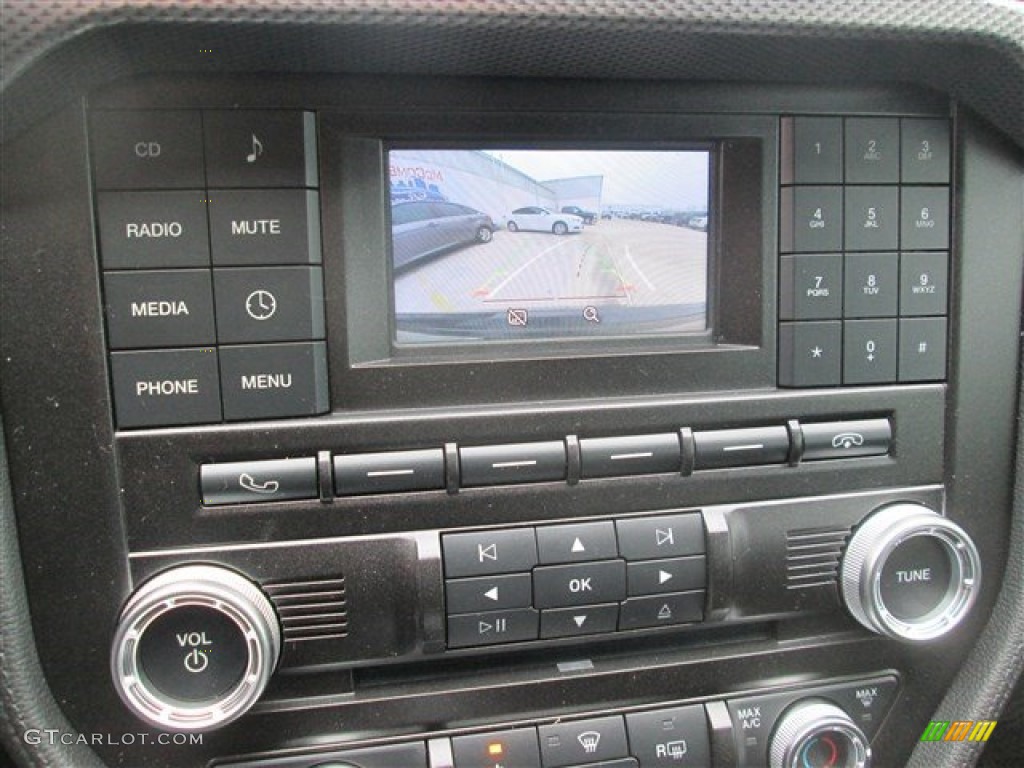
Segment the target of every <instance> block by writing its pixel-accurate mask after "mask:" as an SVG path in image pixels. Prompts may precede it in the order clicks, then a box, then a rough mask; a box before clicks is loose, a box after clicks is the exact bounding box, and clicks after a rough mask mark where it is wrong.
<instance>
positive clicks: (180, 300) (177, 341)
mask: <svg viewBox="0 0 1024 768" xmlns="http://www.w3.org/2000/svg"><path fill="white" fill-rule="evenodd" d="M103 287H104V290H105V293H106V304H107V332H108V335H109V341H110V348H111V349H132V348H135V349H139V348H145V347H194V346H198V345H200V344H213V343H215V342H216V340H217V332H216V329H215V328H214V324H213V289H212V287H211V286H210V270H208V269H171V270H162V271H157V272H108V273H106V274H105V275H104V276H103Z"/></svg>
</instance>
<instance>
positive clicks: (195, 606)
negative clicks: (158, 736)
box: [111, 565, 281, 731]
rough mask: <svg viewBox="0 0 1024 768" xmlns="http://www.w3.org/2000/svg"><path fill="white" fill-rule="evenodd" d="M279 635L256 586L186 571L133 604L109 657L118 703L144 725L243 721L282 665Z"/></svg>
mask: <svg viewBox="0 0 1024 768" xmlns="http://www.w3.org/2000/svg"><path fill="white" fill-rule="evenodd" d="M280 649H281V631H280V627H279V624H278V620H277V615H276V614H275V613H274V607H273V605H271V603H270V601H269V600H268V599H267V597H266V595H264V594H263V592H262V591H261V590H260V589H259V587H257V586H256V585H255V584H253V583H252V582H250V581H249V580H248V579H246V578H244V577H243V576H241V575H239V574H238V573H235V572H234V571H231V570H228V569H227V568H223V567H220V566H215V565H187V566H181V567H177V568H173V569H171V570H169V571H165V572H163V573H161V574H159V575H158V576H155V577H154V578H152V579H150V580H149V581H147V582H146V583H145V584H143V585H142V586H141V587H140V588H139V589H138V591H136V592H135V594H134V595H132V597H131V598H130V599H129V600H128V603H127V604H126V605H125V607H124V610H123V611H122V612H121V619H120V622H119V624H118V628H117V632H116V634H115V636H114V644H113V648H112V652H111V672H112V674H113V677H114V684H115V687H116V688H117V692H118V693H119V694H120V696H121V699H122V700H123V701H124V703H125V704H126V705H127V706H128V708H129V709H130V710H132V712H134V713H135V714H136V715H137V716H138V717H140V718H141V719H142V720H145V721H146V722H147V723H149V724H151V725H154V726H157V727H159V728H164V729H166V730H173V731H206V730H210V729H212V728H217V727H220V726H222V725H225V724H227V723H229V722H231V721H232V720H234V719H236V718H238V717H240V716H241V715H242V714H244V713H245V712H246V711H247V710H248V709H249V707H251V706H252V705H253V703H254V702H255V701H256V700H257V699H258V698H259V697H260V695H261V694H262V693H263V690H264V688H265V687H266V685H267V682H268V681H269V680H270V676H271V674H273V671H274V668H275V667H276V666H277V661H278V656H279V654H280Z"/></svg>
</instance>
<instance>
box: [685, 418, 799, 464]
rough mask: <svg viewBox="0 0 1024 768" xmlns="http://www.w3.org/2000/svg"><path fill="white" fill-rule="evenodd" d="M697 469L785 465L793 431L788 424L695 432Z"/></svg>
mask: <svg viewBox="0 0 1024 768" xmlns="http://www.w3.org/2000/svg"><path fill="white" fill-rule="evenodd" d="M693 441H694V444H695V451H696V463H695V468H696V469H722V468H724V467H745V466H754V465H758V464H785V463H786V460H787V459H788V457H789V433H788V432H787V431H786V428H785V427H755V428H752V429H719V430H713V431H710V432H694V433H693Z"/></svg>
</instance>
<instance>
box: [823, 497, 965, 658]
mask: <svg viewBox="0 0 1024 768" xmlns="http://www.w3.org/2000/svg"><path fill="white" fill-rule="evenodd" d="M980 582H981V559H980V558H979V557H978V550H977V549H976V548H975V546H974V542H972V541H971V538H970V537H969V536H968V535H967V533H965V532H964V530H963V529H962V528H961V527H960V526H958V525H957V524H956V523H953V522H950V521H949V520H947V519H946V518H944V517H942V515H940V514H938V513H937V512H934V511H933V510H931V509H928V508H927V507H924V506H921V505H920V504H909V503H901V504H892V505H890V506H887V507H882V508H881V509H879V510H878V511H876V512H874V513H872V514H871V516H870V517H868V518H867V519H866V520H865V521H864V522H863V523H861V524H860V526H858V528H857V530H856V531H855V532H854V534H853V537H852V538H851V539H850V544H849V546H847V548H846V554H845V555H844V556H843V564H842V590H843V600H844V601H845V602H846V606H847V608H849V610H850V613H851V614H853V617H854V618H855V619H857V621H859V622H860V623H861V624H863V625H864V626H865V627H867V628H868V629H870V630H872V631H874V632H878V633H880V634H883V635H888V636H889V637H893V638H896V639H899V640H910V641H926V640H933V639H935V638H937V637H941V636H942V635H945V634H946V633H947V632H950V631H951V630H952V629H953V628H954V627H956V626H957V625H958V624H959V623H960V622H961V621H963V619H964V617H965V616H966V615H967V614H968V612H969V611H970V609H971V607H972V606H973V605H974V602H975V600H976V599H977V597H978V588H979V586H980Z"/></svg>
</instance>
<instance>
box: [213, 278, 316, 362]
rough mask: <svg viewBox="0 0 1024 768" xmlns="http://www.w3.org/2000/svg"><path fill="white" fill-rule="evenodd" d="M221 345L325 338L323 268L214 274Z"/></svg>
mask: <svg viewBox="0 0 1024 768" xmlns="http://www.w3.org/2000/svg"><path fill="white" fill-rule="evenodd" d="M213 292H214V298H215V301H216V305H217V334H218V336H219V338H220V341H221V343H222V344H244V343H247V342H260V341H307V340H309V339H322V338H323V337H324V286H323V272H322V271H321V270H320V269H319V268H318V267H262V268H260V267H256V268H250V269H215V270H214V271H213Z"/></svg>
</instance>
